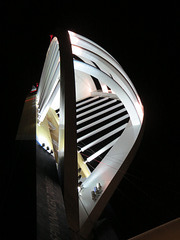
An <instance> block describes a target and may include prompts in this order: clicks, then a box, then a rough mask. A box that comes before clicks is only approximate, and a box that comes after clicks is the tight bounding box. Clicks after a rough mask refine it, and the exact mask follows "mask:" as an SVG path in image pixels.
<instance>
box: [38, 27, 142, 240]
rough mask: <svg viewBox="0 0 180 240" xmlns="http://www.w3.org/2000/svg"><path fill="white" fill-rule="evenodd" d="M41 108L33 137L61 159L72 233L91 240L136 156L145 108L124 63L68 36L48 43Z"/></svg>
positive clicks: (80, 38) (40, 89)
mask: <svg viewBox="0 0 180 240" xmlns="http://www.w3.org/2000/svg"><path fill="white" fill-rule="evenodd" d="M36 103H37V127H36V139H37V141H38V143H39V144H40V145H41V146H42V148H44V149H46V150H47V151H48V152H49V153H50V154H51V155H52V156H53V157H54V158H55V160H56V165H57V170H58V175H59V179H60V184H61V188H62V191H63V199H64V204H65V210H66V216H67V221H68V225H69V228H70V229H71V231H72V232H73V233H74V234H75V235H77V236H81V237H82V238H87V237H88V235H89V234H90V232H91V230H92V228H93V225H94V223H95V222H96V221H97V219H98V218H99V216H100V214H101V213H102V211H103V209H104V207H105V206H106V204H107V202H108V201H109V199H110V197H111V196H112V194H113V192H114V191H115V189H116V187H117V186H118V184H119V182H120V181H121V179H122V178H123V176H124V174H125V172H126V170H127V168H128V167H129V165H130V163H131V161H132V159H133V157H134V156H135V153H136V150H137V148H138V146H139V142H140V139H141V136H142V126H143V118H144V110H143V105H142V103H141V100H140V98H139V96H138V93H137V91H136V89H135V87H134V85H133V84H132V82H131V80H130V79H129V77H128V76H127V74H126V73H125V72H124V70H123V69H122V67H121V66H120V64H119V63H118V62H117V61H116V60H115V59H114V58H113V57H112V56H111V55H110V54H109V53H108V52H107V51H105V50H104V49H103V48H102V47H100V46H99V45H97V44H96V43H94V42H93V41H91V40H89V39H87V38H85V37H83V36H81V35H79V34H76V33H74V32H71V31H68V32H61V33H58V34H56V36H55V37H54V38H53V39H52V41H51V43H50V46H49V48H48V51H47V54H46V59H45V63H44V67H43V71H42V75H41V79H40V83H39V87H38V92H37V96H36Z"/></svg>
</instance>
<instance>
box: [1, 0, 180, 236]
mask: <svg viewBox="0 0 180 240" xmlns="http://www.w3.org/2000/svg"><path fill="white" fill-rule="evenodd" d="M30 2H31V1H24V3H21V4H19V5H18V4H17V3H13V4H12V5H8V6H7V4H6V3H3V4H4V6H3V8H2V9H3V11H2V10H1V11H2V12H3V14H1V40H2V41H3V43H2V45H1V48H2V50H3V51H2V52H3V53H2V55H1V59H3V65H2V70H3V74H2V75H1V76H2V80H1V93H6V97H5V99H4V98H3V97H2V105H3V108H2V111H3V114H4V115H3V116H4V117H3V122H2V125H1V126H2V129H5V130H6V133H7V132H8V134H6V136H5V140H4V143H5V148H6V149H8V154H7V152H5V151H4V152H3V156H4V157H3V163H2V166H3V168H2V169H4V171H3V173H4V174H2V176H3V186H9V184H10V179H11V174H13V166H14V165H13V164H15V163H14V162H13V149H14V148H13V145H14V142H15V136H16V132H17V127H18V123H19V119H20V116H21V111H22V108H23V104H24V100H25V97H26V95H27V93H28V92H29V90H30V89H31V85H32V84H33V83H35V82H38V81H39V79H40V75H41V71H42V67H43V64H44V60H45V55H46V51H47V49H48V46H49V41H50V37H49V35H50V34H53V33H54V32H55V31H56V30H57V29H58V28H67V29H69V30H72V31H74V32H76V33H79V34H81V35H83V36H85V37H87V38H89V39H91V40H93V41H94V42H96V43H97V44H99V45H100V46H102V47H103V48H104V49H105V50H107V51H108V52H109V53H110V54H111V55H112V56H113V57H114V58H115V59H116V60H117V61H118V62H119V63H120V64H121V66H122V67H123V68H124V70H125V72H126V73H127V74H128V75H129V77H130V79H131V80H132V82H133V84H134V85H135V87H136V89H137V91H138V93H139V96H140V98H141V100H142V103H143V105H144V108H145V131H144V136H143V139H142V143H141V145H140V147H139V150H138V152H137V154H136V157H135V159H134V160H133V162H132V164H131V166H130V167H129V169H128V172H127V173H126V175H125V176H124V179H123V180H122V181H121V183H120V184H119V187H118V189H117V190H116V192H115V193H114V195H113V196H112V198H111V200H110V203H109V205H108V207H107V209H106V212H105V213H104V214H106V216H107V215H108V216H109V217H108V221H109V222H110V224H111V225H112V226H113V228H114V230H115V232H116V234H117V235H118V236H119V238H120V239H127V238H128V237H132V236H134V235H137V234H139V233H141V232H143V231H145V230H148V229H150V228H153V227H155V226H158V225H160V224H163V223H165V222H167V221H170V220H172V219H175V218H177V217H179V215H180V204H179V202H180V190H179V183H180V156H179V146H180V140H179V138H180V135H179V105H180V101H179V80H180V67H179V64H180V61H179V37H180V34H179V33H180V25H179V24H180V9H179V8H178V4H177V2H178V1H169V2H168V1H162V2H160V1H154V3H153V1H150V3H148V2H146V1H144V3H143V4H142V3H140V2H138V3H137V1H105V2H98V3H97V1H94V2H91V1H89V2H88V1H83V2H81V3H80V2H77V1H57V2H55V1H48V2H47V1H43V2H42V5H40V3H38V4H37V3H36V4H34V5H32V4H31V3H30ZM157 2H158V3H157ZM7 129H8V131H7ZM4 153H5V154H4ZM4 188H5V187H4ZM3 196H4V198H3V201H5V199H6V191H4V195H3ZM1 206H3V205H1ZM102 217H103V215H102Z"/></svg>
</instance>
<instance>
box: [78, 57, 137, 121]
mask: <svg viewBox="0 0 180 240" xmlns="http://www.w3.org/2000/svg"><path fill="white" fill-rule="evenodd" d="M74 68H75V69H76V70H79V71H82V72H86V73H88V74H90V75H92V76H94V77H96V78H98V79H99V81H100V82H101V81H103V83H105V84H107V85H108V86H109V87H110V88H111V89H112V90H113V91H114V92H115V93H116V95H117V96H118V97H119V99H120V100H121V101H122V102H123V104H124V106H125V107H126V109H127V111H128V113H129V115H130V118H131V121H132V123H133V124H135V125H137V124H139V123H140V118H139V115H138V112H137V110H136V106H135V105H134V103H133V101H132V99H131V98H130V97H129V95H128V94H127V93H126V91H125V90H124V89H123V88H122V86H120V84H119V83H117V82H116V81H114V80H113V79H112V78H111V77H110V76H109V75H107V74H106V73H104V72H102V71H100V70H99V69H97V68H96V67H93V66H91V65H89V64H87V63H83V62H80V61H78V60H74ZM102 79H103V80H102Z"/></svg>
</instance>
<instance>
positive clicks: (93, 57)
mask: <svg viewBox="0 0 180 240" xmlns="http://www.w3.org/2000/svg"><path fill="white" fill-rule="evenodd" d="M73 47H78V46H75V45H73ZM78 48H80V47H78ZM80 49H81V51H79V56H83V57H85V58H87V59H90V60H92V61H94V62H96V63H97V64H98V62H97V61H99V62H101V64H103V65H104V68H105V69H106V70H107V72H109V73H110V74H111V75H112V76H113V75H114V76H113V78H111V79H112V80H115V81H117V82H118V79H121V82H120V83H119V84H120V85H123V88H124V89H127V90H126V92H129V93H130V94H132V96H133V95H134V97H135V98H136V100H137V101H138V102H139V96H138V93H137V91H136V90H135V88H134V86H133V84H132V83H131V84H130V83H129V81H127V79H126V77H125V76H124V75H123V74H122V73H121V72H120V71H119V70H118V69H117V68H115V67H114V66H113V65H112V64H111V63H110V62H108V61H107V60H106V59H104V58H103V57H102V56H100V55H98V54H97V53H94V52H92V51H90V50H87V49H83V48H80ZM74 54H75V55H76V50H75V52H74ZM77 55H78V54H77ZM101 71H103V69H101ZM103 72H104V73H106V72H105V71H103ZM106 74H107V73H106ZM129 88H130V90H129Z"/></svg>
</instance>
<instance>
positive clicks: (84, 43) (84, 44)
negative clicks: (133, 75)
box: [70, 32, 136, 92]
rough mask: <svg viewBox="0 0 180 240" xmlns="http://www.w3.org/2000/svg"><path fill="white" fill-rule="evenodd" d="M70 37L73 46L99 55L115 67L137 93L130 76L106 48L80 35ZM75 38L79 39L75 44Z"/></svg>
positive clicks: (72, 34) (71, 34) (74, 34)
mask: <svg viewBox="0 0 180 240" xmlns="http://www.w3.org/2000/svg"><path fill="white" fill-rule="evenodd" d="M70 37H71V44H72V45H76V46H78V47H80V48H84V49H86V50H89V51H91V52H94V53H97V55H99V56H101V57H102V58H104V59H105V60H106V61H107V62H109V63H111V65H112V66H113V67H115V68H116V69H117V70H118V71H119V72H120V73H121V74H122V75H123V76H124V77H125V78H126V80H127V81H128V82H129V84H131V85H132V86H133V88H134V91H135V92H136V89H135V87H134V85H133V83H132V82H131V80H130V78H129V77H128V75H127V74H126V72H125V71H124V69H123V68H122V66H121V65H120V64H119V63H118V61H117V60H116V59H115V58H114V57H113V56H112V55H111V54H109V53H108V52H107V51H106V50H105V49H104V48H102V47H101V46H99V45H98V44H96V43H95V42H93V41H92V40H89V39H88V38H85V37H83V36H81V35H79V34H76V33H73V32H71V33H70ZM74 37H75V38H77V40H75V41H74V43H73V38H74Z"/></svg>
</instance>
